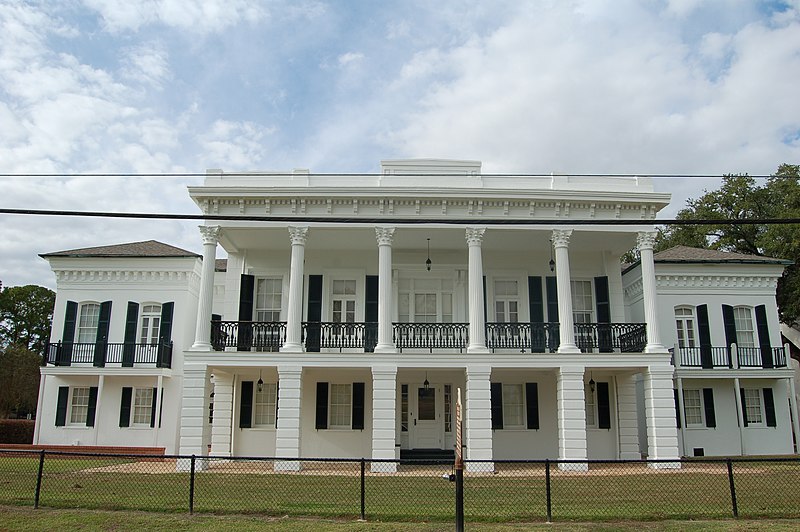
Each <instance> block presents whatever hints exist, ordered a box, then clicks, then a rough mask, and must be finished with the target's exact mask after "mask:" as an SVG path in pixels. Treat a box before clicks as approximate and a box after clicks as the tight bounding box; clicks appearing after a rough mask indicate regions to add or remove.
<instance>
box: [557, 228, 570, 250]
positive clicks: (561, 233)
mask: <svg viewBox="0 0 800 532" xmlns="http://www.w3.org/2000/svg"><path fill="white" fill-rule="evenodd" d="M570 236H572V229H553V247H554V248H565V247H568V246H569V237H570Z"/></svg>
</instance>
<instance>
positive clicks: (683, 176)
mask: <svg viewBox="0 0 800 532" xmlns="http://www.w3.org/2000/svg"><path fill="white" fill-rule="evenodd" d="M217 176H219V177H222V176H224V177H467V178H468V177H612V178H636V177H643V178H653V179H723V178H725V177H751V178H753V179H768V178H771V177H774V178H779V179H796V178H795V177H794V176H783V175H773V174H735V173H728V174H661V173H640V174H597V173H566V174H562V173H552V172H543V173H525V174H497V173H493V174H485V173H481V174H476V175H467V174H464V173H401V174H383V173H367V172H364V173H360V172H339V173H331V172H325V173H305V172H303V173H293V172H291V171H289V172H223V173H221V174H217V173H210V174H209V173H205V172H176V173H169V172H155V173H77V174H59V173H52V174H28V173H24V174H0V177H9V178H13V177H31V178H37V177H63V178H79V177H217Z"/></svg>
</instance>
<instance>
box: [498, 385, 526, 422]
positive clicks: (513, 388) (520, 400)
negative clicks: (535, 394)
mask: <svg viewBox="0 0 800 532" xmlns="http://www.w3.org/2000/svg"><path fill="white" fill-rule="evenodd" d="M524 423H525V402H524V396H523V392H522V384H505V383H504V384H503V425H504V427H505V428H524Z"/></svg>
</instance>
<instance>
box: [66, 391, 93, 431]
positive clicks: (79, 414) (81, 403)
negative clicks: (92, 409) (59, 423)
mask: <svg viewBox="0 0 800 532" xmlns="http://www.w3.org/2000/svg"><path fill="white" fill-rule="evenodd" d="M88 413H89V388H73V389H72V404H71V405H70V415H69V422H70V423H75V424H78V423H80V424H85V423H86V417H87V415H88Z"/></svg>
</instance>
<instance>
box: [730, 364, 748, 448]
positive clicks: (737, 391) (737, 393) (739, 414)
mask: <svg viewBox="0 0 800 532" xmlns="http://www.w3.org/2000/svg"><path fill="white" fill-rule="evenodd" d="M733 398H734V400H735V402H736V421H737V424H738V425H739V454H740V455H742V456H744V455H745V454H747V453H746V452H745V451H746V448H745V445H744V418H743V415H744V414H743V412H744V409H743V405H742V390H741V386H740V385H739V378H738V377H737V378H735V379H733Z"/></svg>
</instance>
